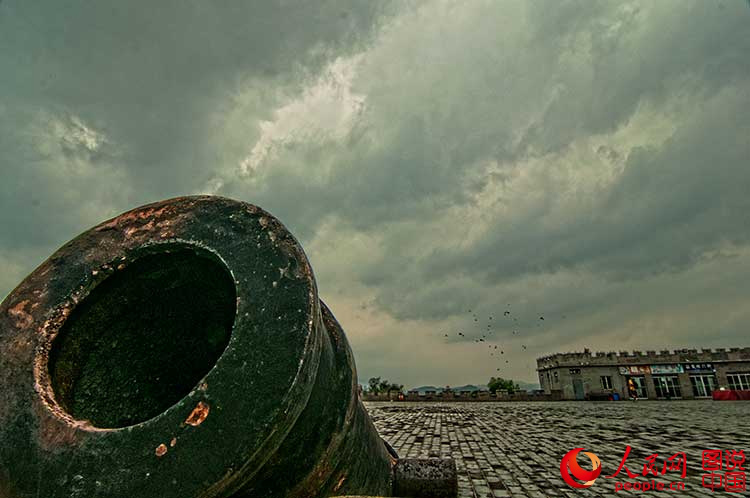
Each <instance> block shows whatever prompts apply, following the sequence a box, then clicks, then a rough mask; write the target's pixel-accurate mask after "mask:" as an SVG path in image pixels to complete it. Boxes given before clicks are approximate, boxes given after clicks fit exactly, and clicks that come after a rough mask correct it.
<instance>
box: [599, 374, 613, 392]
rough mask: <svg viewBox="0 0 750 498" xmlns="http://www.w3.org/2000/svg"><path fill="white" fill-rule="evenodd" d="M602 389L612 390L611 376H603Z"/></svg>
mask: <svg viewBox="0 0 750 498" xmlns="http://www.w3.org/2000/svg"><path fill="white" fill-rule="evenodd" d="M601 379H602V389H612V377H610V376H609V375H602V376H601Z"/></svg>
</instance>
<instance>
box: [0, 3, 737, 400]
mask: <svg viewBox="0 0 750 498" xmlns="http://www.w3.org/2000/svg"><path fill="white" fill-rule="evenodd" d="M748 54H750V6H749V5H748V3H747V2H746V1H743V0H735V1H732V0H715V1H703V0H700V1H685V0H676V1H659V2H652V1H644V2H632V1H611V2H594V1H586V2H579V1H519V2H517V1H505V0H502V1H492V2H483V1H478V0H477V1H474V0H472V1H467V2H415V3H410V2H409V3H405V2H397V3H385V2H371V1H369V0H368V1H364V0H363V1H359V2H357V1H353V0H346V1H323V2H319V3H313V2H289V1H283V0H282V1H279V2H277V3H271V2H252V3H247V2H216V3H215V4H213V5H212V4H209V3H208V2H203V1H200V2H199V1H193V2H183V1H173V2H158V3H154V2H150V1H142V2H83V1H74V2H64V3H63V2H52V1H49V2H24V1H20V0H3V1H2V2H1V3H0V228H2V230H1V231H0V296H4V295H5V294H7V293H8V292H10V291H11V290H12V288H13V287H14V286H15V285H16V284H17V283H18V282H20V281H21V279H23V277H24V276H25V275H26V274H28V273H29V272H30V271H31V270H33V268H35V267H36V266H37V265H38V264H39V263H41V262H42V261H43V260H44V259H45V258H46V257H47V256H49V255H50V254H51V252H52V251H53V250H55V249H56V248H57V247H59V246H60V245H61V244H63V243H64V242H66V241H67V240H69V239H71V238H72V237H74V236H75V235H77V234H78V233H80V232H81V231H83V230H85V229H86V228H88V227H90V226H92V225H94V224H96V223H98V222H99V221H102V220H104V219H106V218H108V217H111V216H114V215H116V214H118V213H120V212H122V211H125V210H127V209H130V208H132V207H135V206H138V205H141V204H145V203H147V202H151V201H155V200H159V199H163V198H168V197H172V196H177V195H183V194H197V193H211V194H218V195H223V196H228V197H233V198H236V199H241V200H244V201H248V202H252V203H255V204H258V205H260V206H262V207H264V208H265V209H267V210H269V211H270V212H272V213H273V214H275V215H276V216H277V217H279V218H280V219H281V220H282V222H283V223H285V224H286V225H287V227H289V228H290V230H291V231H292V232H293V233H294V234H295V235H297V237H298V238H299V239H300V240H301V241H302V244H303V246H304V247H305V250H306V252H307V254H308V255H309V257H310V259H311V261H312V264H313V268H314V269H315V271H316V276H317V281H318V285H319V289H320V294H321V297H322V298H323V299H324V300H325V301H326V302H327V303H328V304H329V305H330V307H331V308H332V309H333V311H334V313H335V314H336V315H337V317H338V318H339V320H340V321H341V322H342V324H343V326H344V328H345V330H346V331H347V334H348V336H349V339H350V342H351V343H352V347H353V349H354V351H355V355H356V359H357V366H358V370H359V374H360V379H361V380H366V379H367V378H368V377H371V376H383V377H387V378H389V379H391V380H395V381H399V382H400V383H403V384H406V385H407V386H414V385H420V384H427V383H430V384H437V385H444V384H452V385H458V384H463V383H469V382H471V383H478V382H486V381H487V379H488V378H489V377H490V376H491V375H498V374H499V375H502V376H506V377H512V378H515V379H519V380H528V381H533V380H535V379H536V375H535V372H534V368H535V358H537V357H538V356H541V355H543V354H547V353H551V352H556V351H570V350H576V349H582V348H584V347H589V348H591V349H593V350H624V349H642V350H646V349H662V348H670V347H671V348H675V347H678V348H682V347H731V346H748V345H750V339H748V337H750V325H749V324H750V304H749V297H750V56H749V55H748ZM469 310H471V311H469ZM506 311H510V314H509V315H507V316H506V314H505V312H506ZM489 317H492V319H490V318H489ZM540 317H544V320H541V319H540ZM458 332H462V333H463V334H464V335H463V336H460V335H458ZM489 332H492V333H489ZM514 332H515V333H514ZM446 334H447V335H448V336H447V337H446ZM482 335H486V336H487V337H486V339H485V342H482V343H477V342H475V341H476V340H477V339H479V338H481V337H482ZM495 345H497V346H498V349H494V346H495ZM499 351H504V354H502V355H499V356H500V359H498V358H497V356H498V354H499V353H498V352H499ZM490 353H493V355H492V356H490Z"/></svg>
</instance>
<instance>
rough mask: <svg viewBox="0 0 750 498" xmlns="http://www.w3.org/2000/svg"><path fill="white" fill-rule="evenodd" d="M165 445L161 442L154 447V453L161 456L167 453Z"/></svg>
mask: <svg viewBox="0 0 750 498" xmlns="http://www.w3.org/2000/svg"><path fill="white" fill-rule="evenodd" d="M167 451H168V450H167V445H166V444H164V443H161V444H160V445H159V446H157V447H156V450H154V453H155V454H156V456H158V457H163V456H164V455H166V454H167Z"/></svg>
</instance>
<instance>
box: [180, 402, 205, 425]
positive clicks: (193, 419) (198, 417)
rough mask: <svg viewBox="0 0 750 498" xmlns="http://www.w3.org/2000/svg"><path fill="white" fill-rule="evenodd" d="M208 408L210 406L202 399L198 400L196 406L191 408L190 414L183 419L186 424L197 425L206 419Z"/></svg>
mask: <svg viewBox="0 0 750 498" xmlns="http://www.w3.org/2000/svg"><path fill="white" fill-rule="evenodd" d="M210 410H211V407H210V406H208V405H207V404H206V403H204V402H203V401H199V402H198V404H197V405H196V407H195V408H193V411H192V412H190V415H188V418H187V419H185V423H186V424H187V425H192V426H193V427H198V426H199V425H201V424H202V423H203V422H204V421H205V420H206V417H208V412H209V411H210Z"/></svg>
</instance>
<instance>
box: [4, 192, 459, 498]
mask: <svg viewBox="0 0 750 498" xmlns="http://www.w3.org/2000/svg"><path fill="white" fill-rule="evenodd" d="M422 465H423V467H422ZM425 476H427V477H425ZM396 492H398V493H403V494H401V496H433V497H439V496H455V495H456V472H455V465H454V464H453V462H452V461H449V462H447V463H445V462H443V463H438V462H436V461H429V460H428V461H424V462H422V463H420V462H418V461H417V462H414V461H412V460H409V461H401V462H400V464H399V460H398V458H397V456H396V455H395V453H394V452H392V451H390V450H389V448H388V447H387V445H386V444H384V442H383V441H382V440H381V439H380V437H379V436H378V434H377V431H376V430H375V428H374V426H373V424H372V422H371V420H370V418H369V417H368V415H367V412H366V411H365V409H364V407H363V405H362V403H361V402H360V400H359V397H358V393H357V376H356V371H355V367H354V361H353V358H352V354H351V350H350V348H349V345H348V343H347V340H346V337H345V335H344V332H343V330H342V329H341V326H340V325H339V324H338V322H337V321H336V319H335V318H334V316H333V314H332V313H331V311H330V310H329V309H328V308H327V307H326V306H325V304H323V303H322V302H321V301H320V300H319V298H318V291H317V287H316V283H315V278H314V276H313V271H312V268H311V267H310V263H309V262H308V260H307V257H306V256H305V254H304V252H303V250H302V247H301V246H300V244H299V243H298V242H297V240H296V239H295V238H294V237H293V236H292V235H291V234H290V233H289V231H288V230H287V229H286V228H285V227H284V226H283V225H282V224H281V223H280V222H279V221H278V220H276V219H275V218H274V217H273V216H271V215H270V214H268V213H267V212H265V211H263V210H262V209H260V208H258V207H256V206H253V205H250V204H246V203H242V202H237V201H233V200H229V199H224V198H218V197H208V196H200V197H183V198H177V199H172V200H168V201H163V202H159V203H155V204H151V205H148V206H144V207H140V208H137V209H134V210H132V211H129V212H127V213H124V214H122V215H120V216H118V217H116V218H113V219H111V220H109V221H106V222H104V223H102V224H100V225H98V226H96V227H94V228H92V229H90V230H88V231H86V232H85V233H83V234H81V235H80V236H78V237H77V238H75V239H73V240H72V241H70V242H69V243H67V244H65V245H64V246H63V247H62V248H60V249H59V250H58V251H57V252H55V253H54V254H53V255H52V256H51V257H50V258H49V259H48V260H47V261H45V262H44V263H43V264H42V265H41V266H39V267H38V268H37V269H36V270H35V271H34V272H33V273H31V275H29V276H28V277H27V278H26V279H25V280H24V281H23V282H22V283H21V284H20V285H19V286H18V287H17V288H16V289H15V290H14V291H13V292H11V294H10V295H8V296H7V298H6V299H5V300H4V301H3V303H2V305H0V497H3V498H21V497H30V496H44V497H46V498H55V497H60V498H69V497H79V498H91V497H134V498H150V497H158V498H169V497H175V498H193V497H196V498H198V497H201V498H208V497H305V498H310V497H323V496H337V495H347V494H348V495H357V494H358V495H381V496H392V495H393V494H394V493H396Z"/></svg>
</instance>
